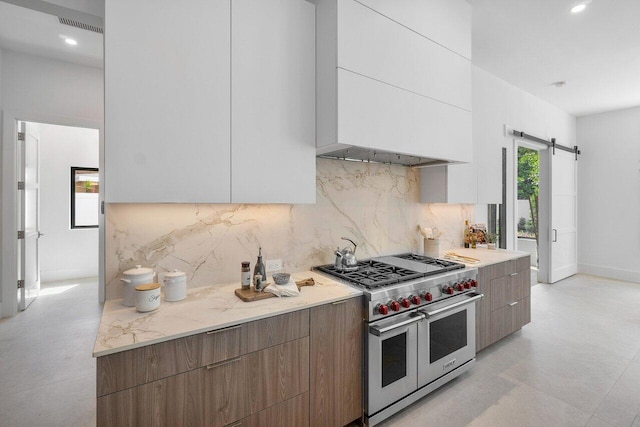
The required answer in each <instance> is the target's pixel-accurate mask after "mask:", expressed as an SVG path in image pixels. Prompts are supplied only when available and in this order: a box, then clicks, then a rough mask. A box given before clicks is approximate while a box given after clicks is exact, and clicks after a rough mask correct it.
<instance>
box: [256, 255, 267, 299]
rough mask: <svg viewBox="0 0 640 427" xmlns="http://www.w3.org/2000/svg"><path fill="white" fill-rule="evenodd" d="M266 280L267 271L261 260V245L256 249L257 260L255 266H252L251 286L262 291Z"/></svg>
mask: <svg viewBox="0 0 640 427" xmlns="http://www.w3.org/2000/svg"><path fill="white" fill-rule="evenodd" d="M266 281H267V271H266V268H265V265H264V263H263V262H262V247H260V248H259V249H258V261H256V265H255V267H253V287H254V288H255V290H256V291H258V292H260V291H262V288H263V286H264V285H265V284H266Z"/></svg>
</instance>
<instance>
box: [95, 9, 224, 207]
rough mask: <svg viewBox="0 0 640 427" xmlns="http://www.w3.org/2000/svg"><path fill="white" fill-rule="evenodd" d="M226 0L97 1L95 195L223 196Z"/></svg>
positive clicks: (145, 198)
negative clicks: (99, 189)
mask: <svg viewBox="0 0 640 427" xmlns="http://www.w3.org/2000/svg"><path fill="white" fill-rule="evenodd" d="M229 14H230V0H192V1H190V2H189V6H188V7H185V5H184V4H183V3H182V2H178V1H171V0H161V1H158V0H138V1H135V2H126V1H107V2H106V3H105V24H106V26H107V27H108V30H107V31H106V32H105V37H104V44H105V47H104V56H105V60H104V69H105V201H106V202H143V203H144V202H208V203H229V201H230V185H229V184H230V162H229V158H230V157H229V156H230V145H229V142H230V137H229V135H230V118H229V117H230V89H229V88H230V86H229V82H230V71H229V68H230V22H229Z"/></svg>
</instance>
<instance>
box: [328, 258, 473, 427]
mask: <svg viewBox="0 0 640 427" xmlns="http://www.w3.org/2000/svg"><path fill="white" fill-rule="evenodd" d="M316 269H317V270H319V271H321V272H323V273H325V274H328V275H330V276H332V277H334V278H338V279H341V280H342V281H344V282H345V283H347V284H350V285H352V286H355V287H358V288H360V289H362V290H363V292H364V297H365V304H366V314H365V325H364V326H365V334H364V336H365V345H364V348H365V353H366V354H365V357H364V360H365V371H364V379H365V388H364V408H363V409H364V421H365V423H366V424H367V425H368V426H374V425H376V424H378V423H380V422H381V421H383V420H384V419H386V418H388V417H389V416H391V415H393V414H394V413H396V412H398V411H399V410H401V409H403V408H405V407H406V406H408V405H410V404H412V403H413V402H415V401H417V400H418V399H421V398H422V397H424V396H425V395H427V394H428V393H430V392H431V391H433V390H435V389H436V388H438V387H439V386H441V385H443V384H445V383H446V382H448V381H450V380H452V379H453V378H455V377H457V376H459V375H460V374H462V373H463V372H466V371H467V370H468V369H469V368H470V367H471V366H472V365H473V363H474V362H475V355H476V351H475V349H476V343H475V317H476V315H475V303H476V301H478V300H480V299H481V298H482V297H483V296H482V294H478V293H476V292H475V289H476V287H477V282H476V276H477V269H476V268H465V266H464V265H463V264H459V263H455V262H451V261H446V260H441V259H436V258H429V257H424V256H420V255H414V254H410V253H407V254H401V255H394V256H385V257H380V258H372V259H370V260H364V261H359V262H358V263H357V269H350V270H353V271H346V270H344V269H341V268H340V265H339V264H338V263H336V264H335V265H325V266H320V267H316Z"/></svg>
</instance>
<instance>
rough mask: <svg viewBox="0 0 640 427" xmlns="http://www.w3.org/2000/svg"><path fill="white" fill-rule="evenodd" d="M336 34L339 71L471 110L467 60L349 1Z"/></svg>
mask: <svg viewBox="0 0 640 427" xmlns="http://www.w3.org/2000/svg"><path fill="white" fill-rule="evenodd" d="M338 34H339V37H338V67H341V68H345V69H348V70H351V71H354V72H356V73H358V74H362V75H365V76H367V77H371V78H374V79H376V80H380V81H382V82H385V83H388V84H391V85H393V86H397V87H399V88H402V89H405V90H409V91H411V92H415V93H418V94H420V95H424V96H428V97H430V98H433V99H437V100H439V101H442V102H446V103H448V104H452V105H455V106H457V107H460V108H463V109H465V110H468V111H471V61H469V59H467V58H464V57H462V56H460V55H458V54H457V53H454V52H452V51H451V50H449V49H447V48H446V47H444V46H442V45H440V44H437V43H435V42H433V41H431V40H429V39H427V38H425V37H424V36H422V35H420V34H418V33H416V32H415V31H413V30H410V29H409V28H407V27H404V26H402V25H400V24H398V23H397V22H394V21H393V20H391V19H389V18H387V17H385V16H383V15H381V14H379V13H376V12H375V11H373V10H371V9H370V8H368V7H366V6H364V5H362V4H360V3H359V2H356V1H353V0H341V1H339V2H338Z"/></svg>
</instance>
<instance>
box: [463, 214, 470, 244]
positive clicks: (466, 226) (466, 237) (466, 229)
mask: <svg viewBox="0 0 640 427" xmlns="http://www.w3.org/2000/svg"><path fill="white" fill-rule="evenodd" d="M470 241H471V235H470V233H469V220H468V219H467V220H465V221H464V247H465V248H468V247H469V243H470Z"/></svg>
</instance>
